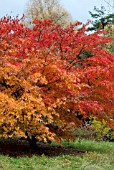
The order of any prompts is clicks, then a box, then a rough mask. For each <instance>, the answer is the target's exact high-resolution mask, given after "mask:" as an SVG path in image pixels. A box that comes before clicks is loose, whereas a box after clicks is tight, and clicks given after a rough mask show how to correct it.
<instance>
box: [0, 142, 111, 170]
mask: <svg viewBox="0 0 114 170" xmlns="http://www.w3.org/2000/svg"><path fill="white" fill-rule="evenodd" d="M63 144H64V145H65V146H69V147H75V148H77V149H81V150H84V151H87V152H86V153H85V154H83V155H80V156H69V155H62V156H57V157H46V156H45V155H42V156H39V157H37V156H32V157H31V158H29V157H22V158H12V157H8V156H3V155H0V170H114V143H108V142H95V141H87V140H83V141H79V140H78V141H76V142H64V141H63Z"/></svg>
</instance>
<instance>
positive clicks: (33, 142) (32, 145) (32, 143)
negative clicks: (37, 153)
mask: <svg viewBox="0 0 114 170" xmlns="http://www.w3.org/2000/svg"><path fill="white" fill-rule="evenodd" d="M25 135H26V136H27V141H28V142H29V145H30V148H31V149H32V150H36V148H37V144H36V138H35V136H32V137H31V138H30V136H29V135H28V132H27V131H26V132H25Z"/></svg>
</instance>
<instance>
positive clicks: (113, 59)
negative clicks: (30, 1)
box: [0, 17, 114, 144]
mask: <svg viewBox="0 0 114 170" xmlns="http://www.w3.org/2000/svg"><path fill="white" fill-rule="evenodd" d="M0 23H1V24H0V35H1V38H0V136H3V137H8V136H9V137H11V136H24V137H26V138H27V139H28V140H29V141H32V144H33V141H34V140H35V139H38V140H39V141H41V140H43V141H45V142H48V141H50V140H51V141H52V140H55V141H56V142H58V143H59V144H60V143H61V138H64V139H66V140H68V139H72V140H73V139H74V138H75V136H73V133H72V132H73V130H74V128H75V127H80V126H81V125H82V123H83V121H82V120H80V119H79V118H78V116H79V115H82V116H83V119H86V118H87V117H92V116H95V117H96V118H97V119H98V120H102V119H104V120H105V121H106V123H107V125H109V126H110V127H111V128H112V129H114V55H112V54H110V53H108V52H107V51H106V50H105V49H104V48H103V46H104V45H105V44H106V43H108V42H110V41H111V39H110V38H108V37H105V36H102V34H103V32H102V31H99V30H98V31H97V32H94V33H92V34H87V31H88V29H87V27H86V25H83V24H81V23H76V24H70V25H69V26H67V27H65V28H63V27H62V26H60V25H57V24H54V23H53V22H52V21H51V20H37V19H35V20H34V21H33V23H32V25H33V29H29V28H28V27H25V26H24V25H23V24H21V23H20V21H19V20H18V19H11V18H10V17H9V18H7V17H4V18H2V19H0ZM76 26H78V28H79V29H78V30H77V31H76V30H75V27H76ZM87 51H89V52H90V53H91V54H92V56H91V57H82V56H83V54H84V52H87Z"/></svg>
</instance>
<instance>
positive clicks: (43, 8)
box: [25, 0, 72, 26]
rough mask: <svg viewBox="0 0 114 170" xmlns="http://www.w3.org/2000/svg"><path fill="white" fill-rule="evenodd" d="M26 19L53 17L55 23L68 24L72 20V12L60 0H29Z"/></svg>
mask: <svg viewBox="0 0 114 170" xmlns="http://www.w3.org/2000/svg"><path fill="white" fill-rule="evenodd" d="M25 18H26V20H27V21H28V22H29V21H33V20H34V19H35V18H37V19H40V20H45V19H51V20H53V22H54V23H55V24H60V25H62V26H66V25H68V24H69V23H70V22H71V21H72V17H71V14H70V13H69V12H68V11H67V10H66V9H65V8H64V7H63V6H62V5H61V4H60V2H59V0H29V1H28V3H27V7H26V10H25Z"/></svg>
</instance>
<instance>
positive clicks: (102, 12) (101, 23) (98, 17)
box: [89, 6, 114, 31]
mask: <svg viewBox="0 0 114 170" xmlns="http://www.w3.org/2000/svg"><path fill="white" fill-rule="evenodd" d="M94 12H95V13H92V12H91V11H89V13H90V15H91V17H92V18H93V19H94V20H93V22H92V25H93V26H92V27H90V28H89V30H90V31H92V30H97V29H98V28H101V29H104V28H105V26H106V25H108V24H111V23H112V22H113V19H114V14H112V13H111V14H107V13H106V9H105V7H104V6H101V9H99V8H97V7H96V6H94Z"/></svg>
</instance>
